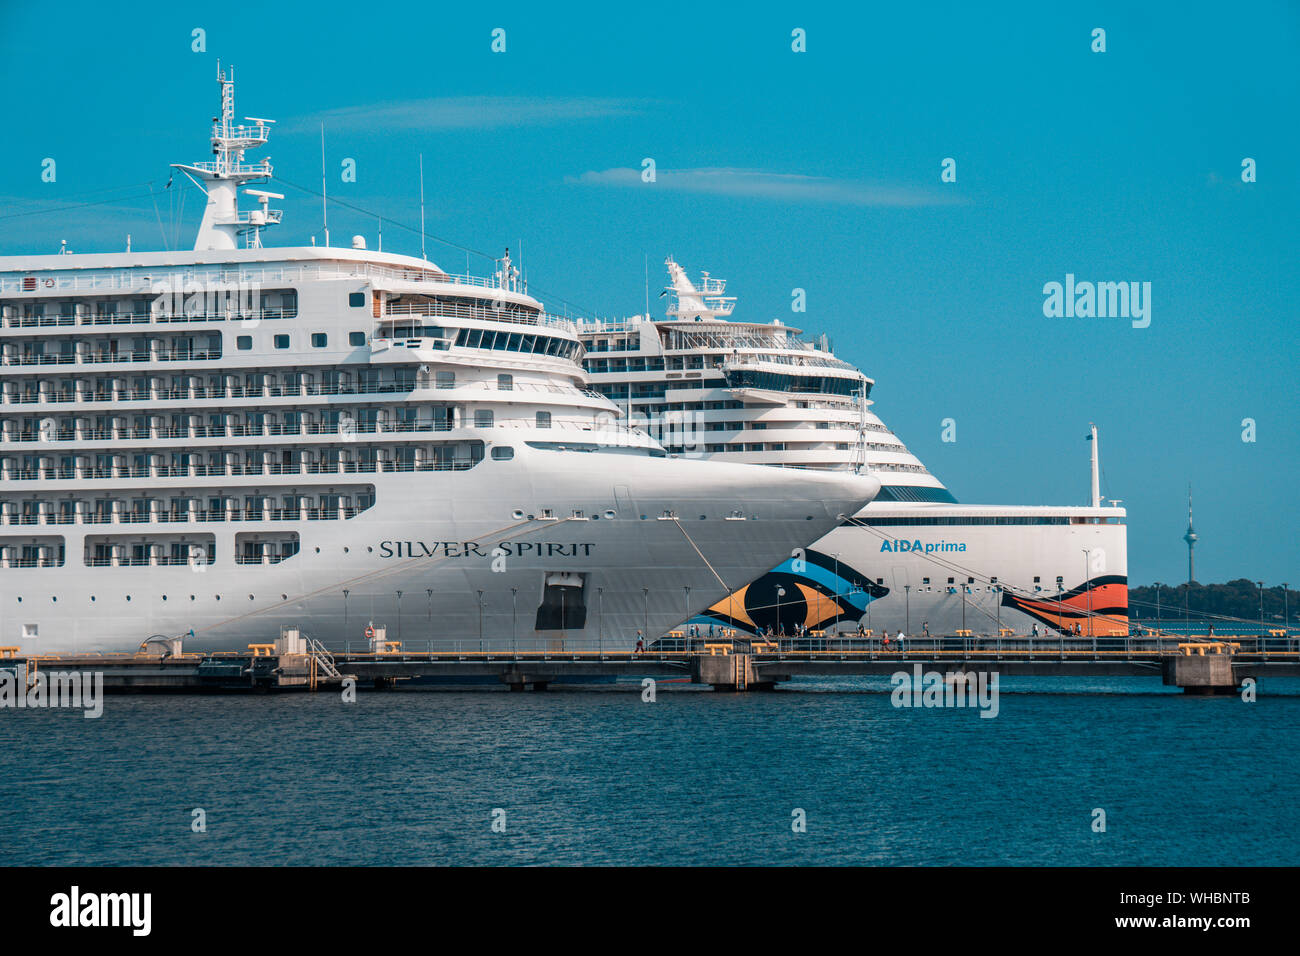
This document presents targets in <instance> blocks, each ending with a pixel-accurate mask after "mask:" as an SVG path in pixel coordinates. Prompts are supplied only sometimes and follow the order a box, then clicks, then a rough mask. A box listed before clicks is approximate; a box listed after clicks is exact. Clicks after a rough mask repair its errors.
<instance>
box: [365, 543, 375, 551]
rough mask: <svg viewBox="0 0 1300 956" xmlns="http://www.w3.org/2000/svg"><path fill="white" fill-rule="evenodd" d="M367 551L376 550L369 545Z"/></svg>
mask: <svg viewBox="0 0 1300 956" xmlns="http://www.w3.org/2000/svg"><path fill="white" fill-rule="evenodd" d="M366 550H367V551H374V550H375V548H374V546H373V545H369V544H368V545H366Z"/></svg>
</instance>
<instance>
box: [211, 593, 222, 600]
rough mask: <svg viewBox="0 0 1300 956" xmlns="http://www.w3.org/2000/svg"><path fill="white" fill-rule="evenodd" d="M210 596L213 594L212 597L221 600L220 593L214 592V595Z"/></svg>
mask: <svg viewBox="0 0 1300 956" xmlns="http://www.w3.org/2000/svg"><path fill="white" fill-rule="evenodd" d="M212 596H213V597H214V598H216V599H217V600H218V601H220V600H221V595H220V594H214V595H212Z"/></svg>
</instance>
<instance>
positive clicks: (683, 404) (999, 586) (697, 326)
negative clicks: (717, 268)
mask: <svg viewBox="0 0 1300 956" xmlns="http://www.w3.org/2000/svg"><path fill="white" fill-rule="evenodd" d="M667 265H668V273H669V276H670V279H671V284H670V285H669V286H668V287H667V289H666V290H665V292H666V293H667V294H670V295H671V296H672V303H671V305H670V306H669V308H668V309H667V317H666V318H665V319H650V318H648V317H647V316H636V317H634V318H632V319H629V320H622V321H612V322H611V321H593V322H587V323H584V324H583V325H582V326H581V327H580V337H581V339H582V341H583V343H584V344H585V346H586V355H585V358H584V361H585V363H586V366H587V370H588V372H590V373H591V382H592V385H593V386H594V387H595V388H596V389H598V390H599V391H601V392H602V393H603V394H604V395H605V396H606V397H608V398H609V399H611V400H612V401H614V402H616V403H618V404H620V405H622V406H623V407H624V408H625V409H626V410H627V411H628V413H629V416H630V419H631V420H632V421H633V422H637V423H640V424H642V425H643V426H645V427H647V428H649V429H650V430H651V431H652V433H654V434H656V437H658V438H660V440H661V441H662V442H663V444H664V446H665V447H666V449H667V450H668V451H669V452H670V453H673V454H678V455H681V456H683V457H701V458H707V459H710V460H712V461H730V462H744V463H751V464H753V463H759V464H767V465H776V466H783V467H782V468H774V469H773V470H774V471H776V470H786V469H790V468H798V469H803V470H806V471H808V472H813V473H817V474H826V473H841V474H842V473H854V472H861V473H866V474H872V475H874V476H875V477H876V478H878V479H879V480H880V483H881V490H880V493H879V494H878V495H877V497H876V499H875V500H874V501H873V502H872V503H871V504H869V505H867V506H866V507H865V508H864V509H863V510H862V511H861V512H859V513H858V514H856V515H855V516H853V517H852V518H851V519H849V520H847V521H845V522H844V523H843V524H842V525H841V526H840V527H838V528H836V529H835V530H834V531H832V532H831V533H830V534H828V535H826V536H825V537H824V538H822V539H821V540H819V541H818V542H816V543H815V544H814V545H813V546H812V547H811V548H808V549H804V550H800V551H797V552H796V553H793V554H792V555H790V556H789V557H788V558H787V560H786V561H784V562H783V563H781V564H780V565H778V566H776V567H774V569H773V570H772V571H770V572H769V573H768V574H766V575H764V576H763V577H762V578H760V579H759V580H757V581H755V582H753V583H752V584H750V585H748V586H747V587H746V588H743V589H741V590H739V591H737V592H736V593H735V594H732V595H729V596H728V597H727V598H726V599H725V600H723V601H720V602H718V603H717V604H715V605H714V606H713V607H712V608H710V609H709V610H708V611H707V612H705V614H703V615H701V616H699V617H698V618H696V619H695V621H694V623H696V624H699V625H701V626H705V627H707V626H708V625H710V624H715V625H716V624H719V623H722V624H726V625H734V626H738V627H741V628H744V629H746V630H748V631H750V632H764V633H765V632H766V631H767V630H768V628H771V629H772V631H773V632H775V633H781V632H784V633H785V634H787V635H791V634H794V633H795V631H796V627H797V626H803V627H806V628H808V629H809V630H810V631H815V630H829V631H832V632H835V631H854V632H856V631H857V629H858V628H859V626H862V627H863V628H864V629H871V630H873V631H874V632H875V633H876V634H880V633H881V632H883V631H889V632H890V633H896V632H897V631H899V630H902V631H905V632H906V633H908V634H919V633H924V632H926V631H928V632H929V633H931V634H955V633H958V632H960V631H970V632H971V633H972V634H997V633H998V632H999V631H1000V630H1003V629H1009V630H1011V631H1013V632H1016V633H1021V634H1024V633H1031V632H1032V630H1033V628H1034V627H1035V625H1037V626H1038V627H1039V629H1040V632H1044V633H1047V632H1060V633H1071V634H1072V633H1076V632H1078V633H1082V634H1084V635H1090V634H1093V633H1095V634H1098V635H1105V634H1122V633H1126V632H1127V629H1128V583H1127V582H1128V577H1127V538H1126V526H1125V523H1124V519H1125V512H1124V510H1123V509H1122V508H1120V507H1118V504H1117V503H1115V502H1112V503H1111V505H1109V506H1103V504H1102V500H1101V496H1100V494H1099V492H1098V488H1097V461H1096V449H1097V442H1096V441H1095V440H1094V441H1093V444H1092V448H1093V452H1094V458H1093V476H1092V480H1093V492H1092V501H1091V504H1090V505H1088V506H1079V507H1030V506H1007V505H999V506H992V505H967V504H958V503H957V501H956V499H955V498H954V497H953V495H952V494H951V493H950V492H949V491H948V489H947V488H945V487H944V485H943V484H942V483H941V482H940V481H939V480H938V479H937V478H936V477H935V476H934V475H932V474H930V472H929V471H928V470H927V469H926V467H925V466H924V465H923V464H922V463H921V462H920V461H919V460H918V459H917V457H916V456H915V455H913V454H912V453H911V452H909V451H908V450H907V448H906V446H905V445H904V444H903V442H902V441H900V440H899V438H898V437H897V436H896V435H895V434H894V433H893V432H892V431H890V429H889V428H888V426H886V425H885V423H884V422H883V421H882V420H881V419H880V417H879V416H878V415H876V413H875V412H874V411H873V409H872V401H871V398H870V395H871V391H872V387H873V385H874V382H873V381H872V380H871V379H870V378H868V377H867V376H866V375H864V374H863V373H862V372H860V371H859V370H858V369H856V368H855V367H853V366H852V365H850V364H849V363H847V362H844V361H842V360H840V359H838V358H836V357H835V355H834V354H833V353H832V351H831V349H830V346H829V343H828V342H827V341H826V339H825V338H824V337H823V338H822V339H821V340H819V341H808V340H805V339H803V338H801V332H800V330H799V329H795V328H791V327H789V326H786V325H783V324H782V323H781V322H780V321H779V320H774V321H773V322H771V323H757V322H740V321H732V320H731V319H730V316H731V314H732V311H733V309H734V308H735V302H736V299H735V297H734V296H729V295H727V294H726V284H725V283H724V282H723V281H722V280H720V279H717V278H714V277H711V276H710V275H709V274H708V273H704V274H703V277H702V278H701V280H700V281H699V282H698V283H696V282H692V281H691V279H690V278H689V277H688V276H687V274H686V272H685V270H684V269H682V267H681V266H679V265H678V264H677V263H676V262H674V261H673V260H672V259H671V258H670V259H669V260H668V261H667ZM1093 437H1094V439H1095V431H1094V435H1093Z"/></svg>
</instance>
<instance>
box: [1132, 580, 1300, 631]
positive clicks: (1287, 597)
mask: <svg viewBox="0 0 1300 956" xmlns="http://www.w3.org/2000/svg"><path fill="white" fill-rule="evenodd" d="M1260 596H1261V595H1260V587H1259V583H1258V582H1256V581H1251V580H1249V579H1248V578H1238V579H1237V580H1235V581H1228V582H1226V583H1224V584H1201V583H1200V582H1199V581H1193V582H1192V583H1191V584H1187V583H1183V584H1162V583H1161V582H1159V581H1157V582H1155V583H1154V584H1150V585H1143V586H1140V587H1134V586H1132V585H1130V586H1129V590H1128V602H1129V616H1130V617H1132V618H1138V619H1141V620H1144V621H1145V620H1155V619H1156V608H1157V605H1159V608H1160V616H1161V617H1162V618H1165V619H1174V618H1179V617H1182V616H1183V614H1184V608H1185V609H1186V613H1187V614H1188V615H1189V616H1191V617H1196V616H1197V615H1214V616H1216V617H1228V618H1238V619H1240V620H1243V621H1258V620H1259V619H1260ZM1298 598H1300V593H1297V591H1296V590H1295V589H1294V588H1290V587H1288V588H1286V589H1285V590H1284V589H1283V588H1282V586H1281V585H1275V586H1273V587H1265V588H1264V589H1263V599H1264V614H1263V616H1264V621H1265V623H1266V624H1276V625H1279V626H1280V625H1282V624H1283V623H1284V621H1289V622H1292V623H1294V622H1295V621H1296V619H1297V617H1300V607H1298V606H1297V599H1298ZM1284 613H1285V614H1286V618H1285V619H1284V618H1283V614H1284Z"/></svg>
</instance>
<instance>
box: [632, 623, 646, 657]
mask: <svg viewBox="0 0 1300 956" xmlns="http://www.w3.org/2000/svg"><path fill="white" fill-rule="evenodd" d="M644 650H645V638H644V637H643V636H642V634H641V629H640V628H637V632H636V650H635V651H634V652H633V653H635V654H640V653H642V652H643V651H644Z"/></svg>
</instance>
